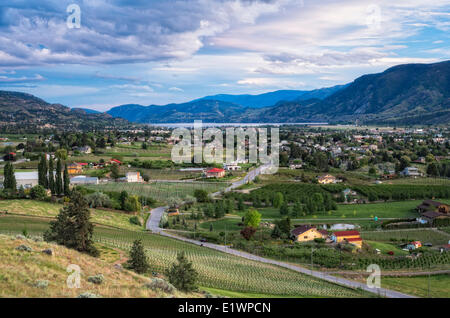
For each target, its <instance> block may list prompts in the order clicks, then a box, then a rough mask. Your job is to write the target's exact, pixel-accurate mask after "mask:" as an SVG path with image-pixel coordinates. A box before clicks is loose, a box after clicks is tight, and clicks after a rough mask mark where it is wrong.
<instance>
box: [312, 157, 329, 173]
mask: <svg viewBox="0 0 450 318" xmlns="http://www.w3.org/2000/svg"><path fill="white" fill-rule="evenodd" d="M314 163H315V165H316V168H317V170H319V171H324V172H326V171H328V158H327V155H326V154H324V153H323V152H316V153H315V154H314Z"/></svg>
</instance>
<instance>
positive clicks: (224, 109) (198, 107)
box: [107, 100, 245, 123]
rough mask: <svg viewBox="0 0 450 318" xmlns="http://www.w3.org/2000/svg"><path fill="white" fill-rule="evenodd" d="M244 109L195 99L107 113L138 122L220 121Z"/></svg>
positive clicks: (235, 115) (129, 107) (224, 103)
mask: <svg viewBox="0 0 450 318" xmlns="http://www.w3.org/2000/svg"><path fill="white" fill-rule="evenodd" d="M244 111H245V107H242V106H240V105H236V104H233V103H228V102H221V101H216V100H197V101H192V102H189V103H183V104H169V105H166V106H156V105H151V106H142V105H134V104H132V105H123V106H118V107H114V108H112V109H111V110H109V111H108V112H107V113H108V114H110V115H111V116H113V117H120V118H125V119H127V120H129V121H132V122H139V123H189V122H194V120H203V121H204V122H213V123H214V122H218V123H221V122H227V121H228V120H233V118H235V117H239V116H240V115H241V114H242V113H243V112H244Z"/></svg>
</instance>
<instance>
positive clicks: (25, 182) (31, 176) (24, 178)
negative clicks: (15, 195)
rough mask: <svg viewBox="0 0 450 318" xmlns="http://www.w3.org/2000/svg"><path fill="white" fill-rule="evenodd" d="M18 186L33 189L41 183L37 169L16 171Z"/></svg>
mask: <svg viewBox="0 0 450 318" xmlns="http://www.w3.org/2000/svg"><path fill="white" fill-rule="evenodd" d="M14 176H15V177H16V184H17V188H20V187H21V186H22V187H24V188H25V189H31V188H32V187H34V186H37V185H38V184H39V177H38V172H37V171H32V172H15V173H14Z"/></svg>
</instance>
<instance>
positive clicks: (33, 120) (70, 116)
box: [0, 91, 128, 130]
mask: <svg viewBox="0 0 450 318" xmlns="http://www.w3.org/2000/svg"><path fill="white" fill-rule="evenodd" d="M127 124H128V123H127V122H126V121H125V120H123V119H118V118H113V117H111V116H110V115H108V114H104V113H98V114H95V113H87V112H86V111H84V110H77V109H70V108H69V107H66V106H63V105H60V104H49V103H47V102H46V101H44V100H42V99H40V98H37V97H35V96H33V95H30V94H25V93H19V92H9V91H0V127H1V126H3V127H4V126H7V127H18V128H27V129H40V128H61V129H66V130H71V129H92V128H97V129H98V128H107V127H117V126H124V125H127Z"/></svg>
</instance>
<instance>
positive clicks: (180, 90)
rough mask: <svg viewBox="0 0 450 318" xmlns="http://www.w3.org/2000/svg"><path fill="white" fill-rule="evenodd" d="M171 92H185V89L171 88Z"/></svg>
mask: <svg viewBox="0 0 450 318" xmlns="http://www.w3.org/2000/svg"><path fill="white" fill-rule="evenodd" d="M169 91H173V92H184V90H183V89H181V88H179V87H171V88H169Z"/></svg>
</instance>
